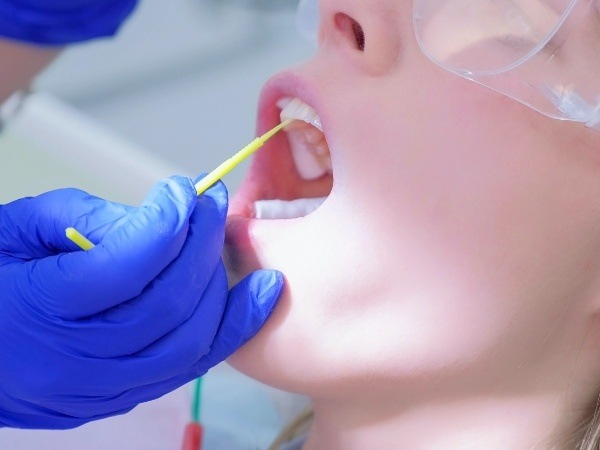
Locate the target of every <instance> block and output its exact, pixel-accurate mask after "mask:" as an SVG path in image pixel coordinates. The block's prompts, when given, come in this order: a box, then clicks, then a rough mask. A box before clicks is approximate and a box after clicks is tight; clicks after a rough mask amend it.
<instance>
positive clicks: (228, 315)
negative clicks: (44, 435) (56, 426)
mask: <svg viewBox="0 0 600 450" xmlns="http://www.w3.org/2000/svg"><path fill="white" fill-rule="evenodd" d="M218 272H219V273H221V274H222V275H219V277H221V276H222V277H224V275H225V274H224V272H223V271H222V266H220V269H219V271H218ZM215 281H217V279H215ZM223 281H225V280H224V279H220V280H219V282H223ZM213 286H214V285H213ZM283 286H284V279H283V275H282V274H281V273H280V272H277V271H270V270H261V271H257V272H254V273H252V274H250V275H249V276H248V277H246V278H245V279H244V280H242V281H241V282H240V283H238V284H237V285H236V286H235V287H234V288H233V289H232V291H231V293H230V294H229V298H228V300H227V306H226V307H225V311H224V315H223V318H222V321H221V323H220V326H219V328H218V331H217V334H216V336H215V337H214V341H213V340H212V339H211V335H212V334H213V333H214V331H215V329H214V328H213V327H211V326H208V327H207V326H206V321H205V320H206V316H205V315H204V310H203V308H202V302H201V303H200V305H199V307H198V309H197V311H196V312H195V313H194V315H193V316H192V317H191V318H190V320H188V321H187V322H186V323H185V324H183V325H182V326H181V327H179V328H178V329H177V330H175V331H174V332H173V333H171V335H169V336H166V337H165V339H163V340H161V341H160V342H159V343H157V344H156V345H153V346H151V347H150V348H148V349H146V350H144V351H142V352H140V353H138V354H136V355H134V357H133V358H130V359H124V358H120V359H119V360H120V361H121V363H122V366H121V367H120V369H121V370H117V371H116V372H115V370H114V369H115V367H114V364H112V365H111V366H109V367H101V365H108V364H110V361H111V360H108V363H105V362H106V361H107V360H99V361H100V365H99V366H98V369H97V370H95V371H93V373H92V374H91V377H88V378H87V380H88V386H89V387H93V386H96V385H97V383H100V384H98V386H99V387H98V388H97V392H96V395H98V398H97V400H96V399H94V401H93V402H91V403H90V404H89V405H88V406H86V414H90V415H93V416H98V415H102V414H106V413H107V412H108V411H110V410H112V409H122V408H127V407H128V406H130V405H134V404H138V403H142V402H146V401H150V400H153V399H155V398H158V397H160V396H162V395H164V394H166V393H167V392H170V391H172V390H173V389H176V388H178V387H179V386H182V385H184V384H185V383H188V382H189V381H191V380H193V379H195V378H198V377H199V376H201V375H204V374H205V373H206V372H207V371H208V370H209V369H210V368H212V367H214V366H216V365H217V364H218V363H220V362H222V361H223V360H225V359H226V358H227V357H228V356H229V355H230V354H231V353H233V352H234V351H235V350H237V349H238V348H239V347H240V346H241V345H243V344H244V343H245V342H246V341H247V340H248V339H250V338H251V337H252V336H254V335H255V334H256V332H257V331H258V330H259V329H260V327H261V326H262V325H263V324H264V322H265V320H266V319H267V318H268V316H269V315H270V314H271V312H272V310H273V308H274V305H275V303H276V301H277V299H278V298H279V295H280V294H281V291H282V289H283ZM209 298H214V297H209ZM211 342H212V344H211ZM182 344H183V345H182ZM208 348H210V351H209V352H208V353H207V349H208ZM182 355H183V356H184V357H183V358H182V357H181V356H182ZM199 355H205V356H199ZM194 358H195V359H194ZM190 359H193V360H194V361H193V363H192V364H190V365H189V366H186V364H188V363H189V360H190ZM124 372H125V373H126V374H131V373H136V374H139V375H140V376H141V375H145V377H144V378H143V379H142V378H138V379H137V380H136V382H135V383H131V380H126V379H124V378H123V376H124ZM102 374H104V376H102ZM165 376H166V378H162V377H165ZM107 377H109V378H107ZM107 380H110V383H109V384H108V385H109V386H110V388H111V389H123V390H122V391H120V393H118V394H114V395H107V394H109V393H107V392H105V389H106V387H103V386H106V385H107ZM126 385H129V386H130V387H129V388H125V386H126ZM90 393H92V391H90ZM54 408H55V409H56V410H58V411H60V412H61V413H63V414H70V413H71V411H70V408H75V406H73V404H72V403H71V402H65V403H64V404H63V405H62V406H60V405H58V404H55V406H54Z"/></svg>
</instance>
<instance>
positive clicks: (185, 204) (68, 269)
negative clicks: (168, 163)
mask: <svg viewBox="0 0 600 450" xmlns="http://www.w3.org/2000/svg"><path fill="white" fill-rule="evenodd" d="M201 200H202V201H201V202H200V201H199V202H198V206H199V207H200V208H201V209H202V211H204V215H203V222H202V225H201V227H200V228H202V229H203V232H204V233H205V236H206V239H207V240H212V239H215V235H216V236H217V237H218V236H220V234H221V233H222V231H221V230H220V228H222V227H223V226H224V225H222V222H223V219H222V216H223V213H222V210H223V209H224V208H225V206H224V205H223V204H220V203H218V202H217V201H216V200H215V199H214V198H213V197H211V196H203V197H202V199H201ZM196 203H197V201H196V191H195V189H194V186H193V185H192V183H191V181H190V180H189V179H184V178H183V177H173V178H170V179H168V180H163V181H162V182H161V183H159V184H158V185H157V186H156V187H155V188H154V189H153V190H152V192H151V193H150V195H149V196H148V198H147V199H146V200H145V201H144V203H143V204H142V206H141V207H140V208H136V209H135V210H134V211H132V212H131V213H130V214H129V215H128V216H127V221H126V222H124V223H122V224H121V226H120V227H119V228H116V229H114V230H112V231H111V232H109V233H107V234H106V235H105V236H104V237H103V240H102V242H100V243H99V244H98V245H97V246H96V247H95V248H93V249H92V250H90V251H87V252H84V251H78V252H74V253H69V254H61V255H58V256H55V257H49V258H45V259H41V260H37V261H30V263H29V264H28V265H27V269H28V270H29V273H28V276H27V277H23V279H22V280H19V281H21V282H22V286H21V288H22V289H23V292H25V293H27V294H28V295H27V296H28V298H29V301H30V302H31V303H32V304H33V305H34V306H35V307H37V308H41V310H42V311H47V312H48V313H50V314H53V315H56V316H58V317H62V318H64V319H79V318H81V317H86V316H90V315H93V314H96V313H98V312H101V311H104V310H106V309H109V308H112V307H114V306H116V305H118V304H120V303H122V302H124V301H126V300H129V299H132V298H134V297H137V296H138V295H140V293H141V292H142V291H143V290H144V288H145V287H146V286H147V285H148V284H149V283H150V282H151V281H152V280H153V279H154V278H156V276H157V275H158V274H159V273H161V272H162V270H164V268H165V267H166V266H167V265H168V264H169V263H171V261H173V260H174V259H175V258H176V257H177V255H178V254H179V252H180V250H181V248H182V246H183V244H184V242H185V239H186V236H187V233H188V223H189V221H188V218H189V216H190V214H191V212H192V210H193V209H194V207H195V206H196Z"/></svg>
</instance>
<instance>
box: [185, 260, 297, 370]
mask: <svg viewBox="0 0 600 450" xmlns="http://www.w3.org/2000/svg"><path fill="white" fill-rule="evenodd" d="M284 284H285V282H284V278H283V274H282V273H281V272H278V271H276V270H258V271H256V272H253V273H251V274H250V275H248V276H247V277H246V278H244V279H243V280H242V281H240V282H239V283H238V284H237V285H235V286H234V287H233V288H232V289H231V291H230V292H229V297H228V300H227V305H226V306H225V312H224V314H223V320H222V321H221V325H220V326H219V329H218V331H217V334H216V336H215V338H214V341H213V345H212V346H211V349H210V353H208V354H207V355H206V356H205V357H204V358H202V359H201V360H200V362H199V364H198V366H197V367H195V369H196V370H197V372H198V373H199V374H202V373H205V372H206V371H207V370H208V369H210V368H211V367H214V366H216V365H217V364H219V363H220V362H221V361H224V360H225V359H227V358H228V357H229V355H231V354H232V353H233V352H235V351H236V350H237V349H238V348H240V347H241V346H242V345H244V344H245V343H246V342H247V341H248V340H249V339H251V338H252V337H254V335H255V334H256V333H258V331H259V330H260V329H261V328H262V326H263V325H264V324H265V322H266V321H267V319H268V318H269V316H270V315H271V312H273V309H274V308H275V304H276V303H277V300H278V299H279V297H280V295H281V292H282V291H283V287H284Z"/></svg>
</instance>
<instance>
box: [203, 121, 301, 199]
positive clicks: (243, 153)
mask: <svg viewBox="0 0 600 450" xmlns="http://www.w3.org/2000/svg"><path fill="white" fill-rule="evenodd" d="M291 121H292V119H288V120H285V121H283V122H281V123H280V124H279V125H277V126H276V127H275V128H273V129H272V130H270V131H267V132H266V133H265V134H263V135H262V136H260V137H257V138H256V139H254V140H253V141H252V142H250V143H249V144H248V145H246V146H245V147H244V148H243V149H241V150H240V151H239V152H237V153H236V154H235V155H233V156H232V157H231V158H229V159H227V160H225V161H223V162H222V163H221V164H219V166H218V167H217V168H216V169H215V170H213V171H212V172H211V173H209V174H208V175H206V176H205V177H204V178H202V179H201V180H200V181H198V183H196V193H197V194H198V195H201V194H202V193H204V191H206V190H207V189H208V188H209V187H211V186H212V185H213V184H215V183H216V182H217V181H219V180H220V179H221V178H223V177H224V176H225V175H227V174H228V173H229V172H231V171H232V170H233V169H235V168H236V167H237V165H238V164H239V163H241V162H242V161H244V160H245V159H246V158H247V157H248V156H250V155H252V154H253V153H254V152H255V151H256V150H258V149H259V148H261V147H262V146H263V145H265V142H267V141H268V140H269V139H271V138H272V137H273V136H275V134H277V132H278V131H280V130H281V129H283V127H285V126H286V125H288V124H289V123H290V122H291Z"/></svg>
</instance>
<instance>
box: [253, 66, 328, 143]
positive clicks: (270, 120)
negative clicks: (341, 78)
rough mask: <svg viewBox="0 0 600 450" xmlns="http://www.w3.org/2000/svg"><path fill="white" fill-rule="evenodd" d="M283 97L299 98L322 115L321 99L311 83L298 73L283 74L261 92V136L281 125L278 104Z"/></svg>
mask: <svg viewBox="0 0 600 450" xmlns="http://www.w3.org/2000/svg"><path fill="white" fill-rule="evenodd" d="M282 97H295V98H299V99H300V100H302V101H303V102H304V103H306V104H308V105H310V106H311V107H312V108H314V109H315V110H316V111H317V112H318V113H320V110H321V108H320V107H319V106H320V105H319V97H318V95H317V93H316V91H315V89H314V88H313V86H312V85H311V83H309V82H308V80H307V79H305V78H303V77H302V76H300V75H298V74H297V73H294V72H290V71H288V72H283V73H281V74H278V75H275V76H274V77H272V78H271V79H270V80H269V81H268V82H267V83H266V84H265V86H264V88H263V90H262V92H261V95H260V99H259V109H258V123H257V126H258V130H257V131H258V132H259V134H262V133H264V132H266V131H268V130H269V129H271V128H272V127H274V126H275V125H276V124H277V123H279V113H280V110H279V108H278V107H277V105H276V102H277V100H279V99H280V98H282Z"/></svg>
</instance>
